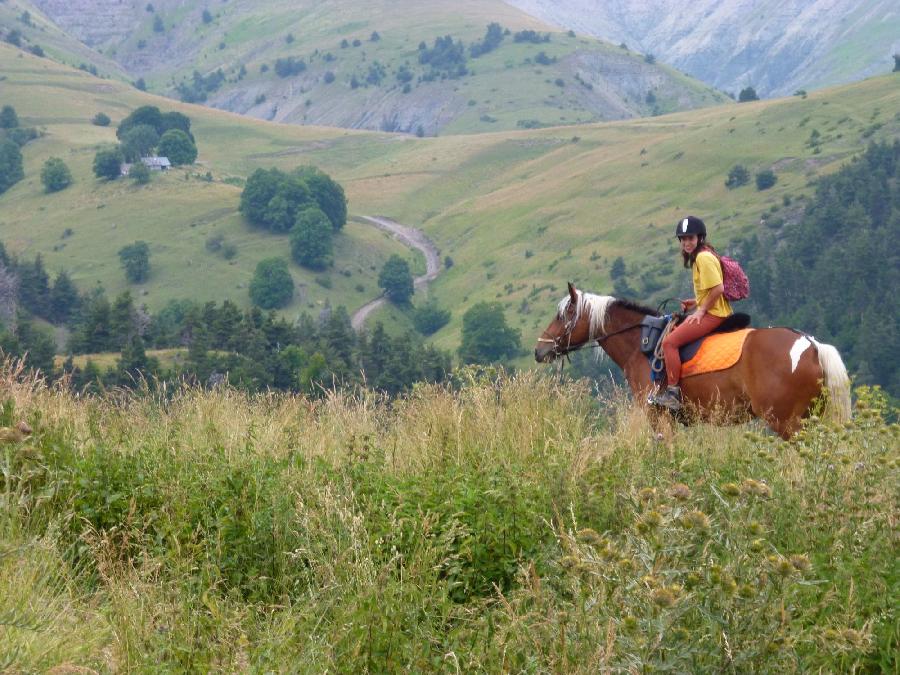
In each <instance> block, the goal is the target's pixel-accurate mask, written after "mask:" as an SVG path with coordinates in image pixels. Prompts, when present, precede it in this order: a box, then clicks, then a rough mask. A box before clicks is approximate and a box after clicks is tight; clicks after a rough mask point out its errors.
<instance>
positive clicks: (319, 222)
mask: <svg viewBox="0 0 900 675" xmlns="http://www.w3.org/2000/svg"><path fill="white" fill-rule="evenodd" d="M333 232H334V229H333V228H332V225H331V221H330V220H329V219H328V216H327V215H325V213H324V212H323V211H322V209H320V208H319V207H318V206H307V207H305V208H303V209H302V210H301V211H300V212H299V213H298V214H297V219H296V221H295V223H294V226H293V227H292V228H291V257H292V258H293V259H294V261H295V262H296V263H297V264H298V265H302V266H304V267H309V268H310V269H323V268H325V267H327V266H328V265H329V264H330V263H331V255H332V249H333V244H332V236H333Z"/></svg>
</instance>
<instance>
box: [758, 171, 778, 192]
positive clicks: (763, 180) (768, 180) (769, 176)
mask: <svg viewBox="0 0 900 675" xmlns="http://www.w3.org/2000/svg"><path fill="white" fill-rule="evenodd" d="M777 182H778V177H777V176H776V175H775V172H774V171H772V169H763V170H762V171H759V172H757V174H756V189H757V190H760V191H762V190H768V189H769V188H770V187H772V186H774V185H775V183H777Z"/></svg>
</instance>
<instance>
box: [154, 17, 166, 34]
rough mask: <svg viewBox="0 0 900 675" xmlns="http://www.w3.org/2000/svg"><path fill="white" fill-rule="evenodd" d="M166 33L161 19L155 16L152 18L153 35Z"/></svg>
mask: <svg viewBox="0 0 900 675" xmlns="http://www.w3.org/2000/svg"><path fill="white" fill-rule="evenodd" d="M165 31H166V26H165V24H164V23H163V20H162V17H161V16H160V15H159V14H157V15H155V16H154V17H153V32H154V33H164V32H165Z"/></svg>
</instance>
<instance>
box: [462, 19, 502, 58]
mask: <svg viewBox="0 0 900 675" xmlns="http://www.w3.org/2000/svg"><path fill="white" fill-rule="evenodd" d="M501 42H503V26H501V25H500V24H499V23H496V22H493V23H491V24H489V25H488V27H487V31H485V34H484V38H483V39H482V40H481V42H476V43H474V44H472V45H470V46H469V55H470V56H471V57H472V58H473V59H477V58H478V57H479V56H482V55H484V54H488V53H490V52H492V51H494V50H495V49H497V47H499V46H500V43H501Z"/></svg>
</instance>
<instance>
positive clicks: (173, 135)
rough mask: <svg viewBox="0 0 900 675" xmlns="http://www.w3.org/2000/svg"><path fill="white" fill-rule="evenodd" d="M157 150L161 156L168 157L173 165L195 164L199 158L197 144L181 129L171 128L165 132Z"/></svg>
mask: <svg viewBox="0 0 900 675" xmlns="http://www.w3.org/2000/svg"><path fill="white" fill-rule="evenodd" d="M157 152H158V153H159V155H160V156H161V157H168V158H169V161H170V162H171V163H172V165H173V166H181V165H183V164H193V163H194V160H195V159H197V146H195V145H194V142H193V141H192V140H191V138H190V136H188V135H187V134H186V133H185V132H184V131H182V130H181V129H169V130H168V131H167V132H166V133H164V134H163V135H162V137H161V138H160V139H159V148H158V149H157Z"/></svg>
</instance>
